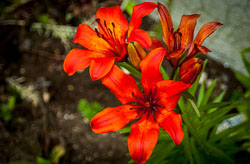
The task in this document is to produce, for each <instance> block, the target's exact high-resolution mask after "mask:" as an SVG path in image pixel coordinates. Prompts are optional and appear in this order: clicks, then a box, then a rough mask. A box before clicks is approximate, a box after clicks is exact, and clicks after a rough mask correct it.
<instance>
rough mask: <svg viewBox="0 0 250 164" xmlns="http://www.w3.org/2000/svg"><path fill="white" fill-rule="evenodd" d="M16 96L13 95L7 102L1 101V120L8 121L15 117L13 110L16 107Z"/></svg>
mask: <svg viewBox="0 0 250 164" xmlns="http://www.w3.org/2000/svg"><path fill="white" fill-rule="evenodd" d="M15 103H16V97H15V96H11V97H10V98H9V100H8V102H6V103H4V102H3V103H0V120H3V121H4V122H5V123H8V122H9V121H10V120H11V119H12V118H13V112H14V111H13V110H14V108H15Z"/></svg>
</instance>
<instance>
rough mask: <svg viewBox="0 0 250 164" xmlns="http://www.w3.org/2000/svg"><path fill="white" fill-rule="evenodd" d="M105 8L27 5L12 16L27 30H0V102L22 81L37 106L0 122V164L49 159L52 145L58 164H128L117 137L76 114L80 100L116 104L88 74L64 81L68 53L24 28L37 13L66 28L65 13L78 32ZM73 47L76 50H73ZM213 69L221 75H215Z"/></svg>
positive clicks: (20, 108)
mask: <svg viewBox="0 0 250 164" xmlns="http://www.w3.org/2000/svg"><path fill="white" fill-rule="evenodd" d="M44 2H46V5H45V4H44ZM53 2H54V1H53ZM78 3H80V5H78ZM120 3H121V1H117V2H116V4H120ZM110 5H111V6H113V5H115V4H114V1H112V2H111V1H108V0H107V1H101V3H97V1H90V0H81V1H80V2H78V1H72V2H68V1H65V0H57V1H55V3H52V2H49V1H41V2H40V1H30V2H29V3H26V4H25V5H21V6H20V7H18V8H16V9H15V10H14V11H13V12H12V16H13V17H14V18H16V19H23V20H25V21H26V23H27V26H24V27H20V26H16V25H11V26H2V25H1V26H0V36H1V40H0V54H1V56H0V70H1V71H0V72H1V77H0V98H1V99H0V100H1V102H3V101H6V100H8V98H9V96H10V92H9V89H8V88H9V85H8V83H7V79H8V78H9V77H12V78H17V77H23V78H24V80H23V81H22V84H23V85H32V86H34V87H35V89H36V91H38V95H39V101H38V104H37V105H36V106H35V105H33V104H32V103H31V102H28V101H25V100H18V101H17V103H16V106H15V113H14V121H12V122H11V123H7V124H6V123H4V122H2V121H1V122H0V163H1V164H2V163H3V164H5V163H9V162H10V161H30V162H35V161H36V157H37V156H41V157H44V158H46V159H49V154H50V152H51V151H52V149H53V148H54V147H55V146H56V145H60V146H61V147H64V149H65V150H66V152H65V155H64V156H62V158H61V159H60V162H59V163H75V164H77V163H116V164H117V163H121V164H123V163H128V160H129V159H130V158H129V156H128V149H127V143H126V141H125V140H122V137H123V136H122V135H120V134H119V133H116V132H114V133H109V134H95V133H93V132H92V130H91V127H90V125H89V121H88V120H87V119H85V118H83V116H82V115H81V114H80V113H79V112H78V110H77V104H78V102H79V100H80V99H86V100H88V101H89V102H95V101H96V102H99V103H100V104H101V105H102V106H103V107H104V108H105V107H108V106H117V105H119V104H120V103H119V102H118V100H117V99H116V98H115V96H114V95H113V94H112V93H111V92H110V91H109V90H108V89H107V88H105V87H104V86H103V85H101V82H100V81H94V82H93V81H92V80H91V79H90V77H89V73H88V69H86V70H84V71H82V72H79V73H76V74H75V75H73V76H67V74H66V73H65V72H64V71H63V67H62V65H63V59H64V57H65V55H66V53H67V52H66V50H65V47H64V46H63V44H62V42H61V41H60V40H58V39H55V38H53V37H51V36H49V37H44V36H41V35H39V34H37V33H35V32H31V31H30V30H29V25H30V24H31V23H32V22H33V21H34V20H35V16H36V15H37V14H39V13H43V12H48V13H49V15H50V16H51V17H53V18H54V19H56V20H58V22H57V23H59V24H65V11H64V10H63V9H65V8H67V10H70V11H71V12H72V13H73V15H74V19H72V21H71V22H70V23H71V25H74V26H77V25H78V24H79V23H80V22H79V21H80V20H81V19H82V17H83V16H82V14H83V13H86V11H88V12H87V14H85V15H84V14H83V15H84V17H85V18H86V19H89V18H90V17H93V16H95V11H96V9H97V8H98V7H100V6H110ZM47 7H48V8H47ZM30 11H31V13H30ZM73 47H77V45H74V44H72V45H71V48H73ZM218 67H219V68H221V69H223V70H225V71H214V69H217V68H218ZM206 72H208V78H213V79H214V78H216V77H221V76H222V75H221V74H218V73H217V72H224V73H223V74H226V75H225V76H226V78H224V80H223V79H222V78H220V79H222V80H221V83H223V84H224V83H225V84H226V86H227V88H228V89H229V90H232V89H234V88H235V87H236V86H240V85H239V83H238V82H237V81H236V80H234V77H233V73H232V71H230V70H228V69H226V68H224V67H223V65H222V64H220V63H216V62H214V61H212V60H210V62H209V64H208V67H207V70H206ZM223 76H224V75H223ZM221 89H223V88H221ZM46 96H47V98H46ZM48 97H49V98H48Z"/></svg>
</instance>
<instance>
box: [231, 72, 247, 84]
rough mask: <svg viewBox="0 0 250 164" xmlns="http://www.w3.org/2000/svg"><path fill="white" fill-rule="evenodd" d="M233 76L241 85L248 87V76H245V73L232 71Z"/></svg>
mask: <svg viewBox="0 0 250 164" xmlns="http://www.w3.org/2000/svg"><path fill="white" fill-rule="evenodd" d="M234 75H235V77H236V78H237V79H238V80H239V81H240V83H241V84H242V85H244V87H246V88H250V82H249V81H250V78H249V77H247V76H246V75H244V74H242V73H239V72H234Z"/></svg>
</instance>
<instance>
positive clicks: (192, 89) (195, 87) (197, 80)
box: [188, 59, 208, 96]
mask: <svg viewBox="0 0 250 164" xmlns="http://www.w3.org/2000/svg"><path fill="white" fill-rule="evenodd" d="M207 61H208V60H207V59H206V60H205V61H204V64H203V68H202V70H201V72H200V74H199V76H198V77H197V79H196V81H195V82H194V83H193V85H192V87H191V88H190V89H188V91H189V92H190V93H191V95H193V96H194V95H195V93H196V89H197V87H198V85H199V81H200V78H201V75H202V73H203V71H204V70H205V67H206V65H207Z"/></svg>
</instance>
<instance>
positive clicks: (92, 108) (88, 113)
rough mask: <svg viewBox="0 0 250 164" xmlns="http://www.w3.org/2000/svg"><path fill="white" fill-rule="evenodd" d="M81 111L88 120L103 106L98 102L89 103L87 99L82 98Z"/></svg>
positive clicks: (79, 105)
mask: <svg viewBox="0 0 250 164" xmlns="http://www.w3.org/2000/svg"><path fill="white" fill-rule="evenodd" d="M78 110H79V112H80V113H81V114H82V115H83V116H84V117H85V118H87V119H88V120H91V118H92V117H94V115H95V114H96V113H98V112H100V111H101V110H102V106H101V105H100V104H99V103H98V102H94V103H89V102H88V101H87V100H85V99H81V100H80V101H79V103H78Z"/></svg>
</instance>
